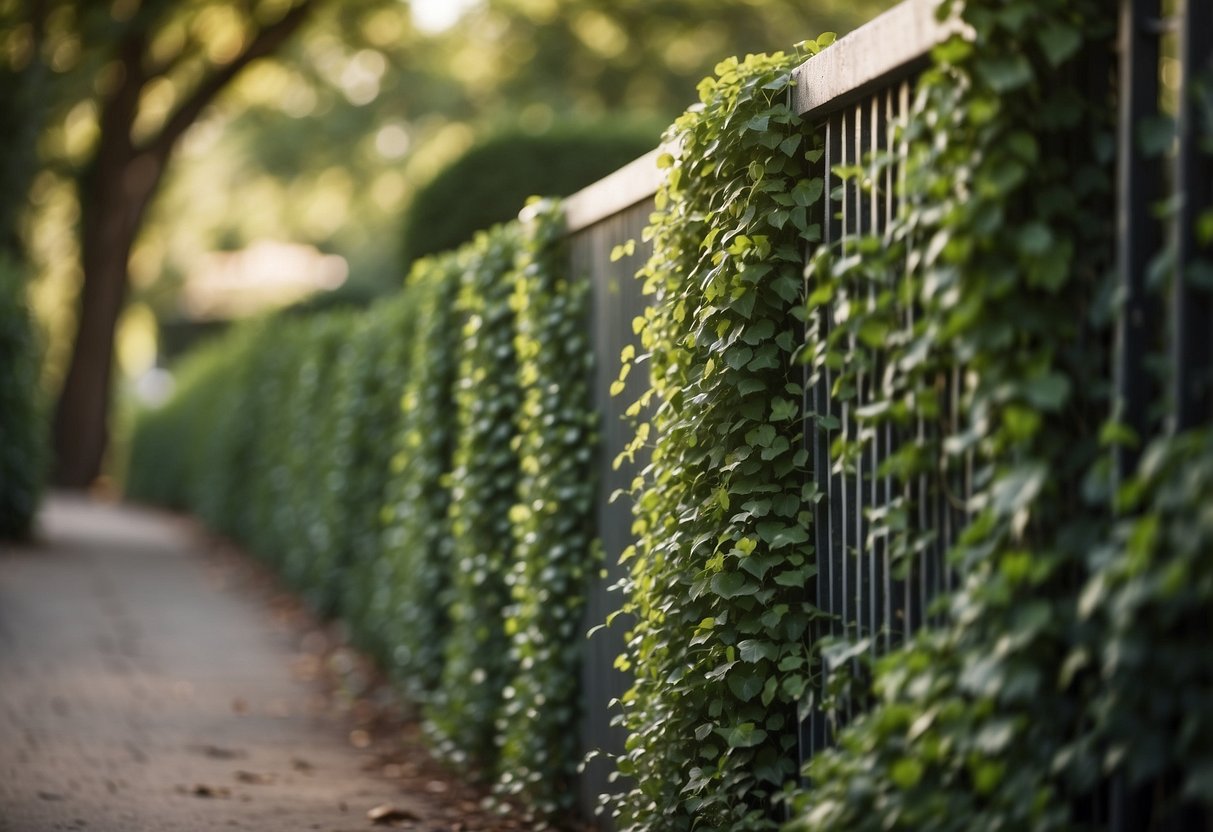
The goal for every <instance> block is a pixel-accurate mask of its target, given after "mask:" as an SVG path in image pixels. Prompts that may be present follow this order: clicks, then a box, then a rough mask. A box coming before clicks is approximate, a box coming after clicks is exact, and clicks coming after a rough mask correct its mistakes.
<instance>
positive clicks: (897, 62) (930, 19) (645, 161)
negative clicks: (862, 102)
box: [565, 0, 962, 234]
mask: <svg viewBox="0 0 1213 832" xmlns="http://www.w3.org/2000/svg"><path fill="white" fill-rule="evenodd" d="M938 5H939V2H938V0H903V2H901V3H899V4H897V5H896V6H894V7H893V8H891V9H889V10H888V11H886V12H885V13H884V14H881V15H880V16H879V17H876V18H874V19H872V20H871V21H869V22H868V23H865V24H864V25H863V26H860V27H859V28H858V29H856V30H855V31H853V32H851V33H850V34H848V35H846V36H845V37H842V38H839V39H838V42H837V43H835V44H833V45H832V46H830V47H829V48H828V49H825V50H823V51H822V52H821V53H819V54H817V55H814V56H813V57H811V58H809V59H808V60H807V61H805V62H804V63H803V64H801V65H800V66H798V67H797V68H796V69H795V70H793V74H794V76H795V78H796V86H795V98H794V106H795V108H796V112H797V113H798V114H800V115H802V116H804V115H808V116H811V115H820V114H822V113H823V112H824V111H826V110H828V109H833V108H835V107H841V106H844V105H845V104H847V103H849V102H851V101H854V100H855V99H857V98H860V97H862V96H863V95H864V94H865V93H867V92H870V91H871V90H872V89H874V88H875V87H878V86H879V85H880V84H881V83H882V82H884V81H885V80H887V79H888V78H889V77H890V76H892V75H895V74H897V73H900V72H904V71H906V70H907V69H908V68H909V67H911V66H912V65H913V64H914V63H916V62H917V61H919V60H921V59H922V58H924V57H925V56H926V55H927V53H928V52H930V51H931V48H932V47H933V46H935V45H936V44H937V43H940V42H942V41H943V40H946V39H947V37H948V36H949V35H951V34H952V33H954V32H957V31H962V29H961V26H960V24H958V23H957V22H955V21H945V22H940V21H938V20H936V19H935V9H936V7H937V6H938ZM660 152H661V149H660V148H658V149H657V150H653V151H650V152H649V153H646V154H645V155H644V156H641V157H640V158H639V159H637V160H635V161H634V162H630V163H629V164H627V165H625V166H624V167H622V168H620V169H619V170H617V171H615V172H614V173H611V174H608V175H607V176H606V177H604V178H603V179H600V180H598V181H597V182H595V183H594V184H592V185H589V186H587V187H585V188H582V189H581V190H580V191H578V192H577V193H575V194H573V195H572V196H570V197H569V198H568V199H567V200H565V214H566V217H567V222H568V229H569V233H570V234H573V233H576V232H577V231H580V230H581V229H583V228H587V227H589V226H591V225H593V224H594V223H596V222H599V221H601V220H604V219H606V218H607V217H611V216H614V215H615V214H618V213H619V212H621V211H623V210H624V209H627V208H631V207H632V206H634V205H636V204H638V203H640V202H643V201H644V200H646V199H649V198H651V197H652V196H653V195H654V194H655V193H657V189H658V187H660V185H661V181H662V171H660V170H659V169H658V168H657V156H658V155H659V154H660Z"/></svg>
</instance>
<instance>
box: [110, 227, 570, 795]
mask: <svg viewBox="0 0 1213 832" xmlns="http://www.w3.org/2000/svg"><path fill="white" fill-rule="evenodd" d="M562 228H563V215H562V213H561V212H560V210H559V209H558V207H555V206H553V205H550V204H543V205H540V206H537V207H536V209H535V210H533V211H532V215H531V216H530V218H529V219H528V221H527V222H525V223H522V222H518V223H514V224H511V225H508V226H499V227H497V228H494V229H492V230H490V231H488V232H483V233H481V234H479V235H477V237H476V239H475V240H474V241H473V242H472V243H470V244H469V245H467V246H465V247H464V248H463V249H460V250H458V251H456V252H454V253H452V254H450V255H446V256H443V257H438V258H430V259H426V260H423V261H420V262H419V263H418V264H417V265H416V267H415V268H414V270H413V272H412V273H411V275H410V277H409V279H408V281H407V282H406V285H405V286H404V288H403V290H402V291H401V292H400V293H398V294H397V295H395V296H393V297H391V298H388V299H385V300H383V301H380V302H379V303H377V304H376V305H374V306H372V307H370V308H368V309H366V310H364V311H335V312H329V313H323V314H317V315H313V316H310V317H298V316H295V317H287V316H280V317H272V318H268V319H265V320H261V321H259V322H256V323H253V324H250V325H247V326H244V327H240V328H237V329H236V330H235V331H233V332H231V333H230V334H228V335H226V336H224V337H223V338H221V339H219V340H218V341H216V342H214V343H213V344H210V345H208V346H205V347H203V348H202V349H201V350H199V351H197V352H195V353H193V354H191V355H190V356H189V357H188V358H187V359H186V360H185V361H184V362H183V363H182V365H181V366H179V367H178V368H177V372H176V378H177V389H176V392H175V394H174V396H173V397H172V399H171V400H170V401H169V402H168V403H167V404H166V405H164V406H163V407H161V408H159V409H156V410H151V411H148V412H145V413H144V414H142V416H141V418H140V419H139V424H138V428H137V430H136V434H135V441H134V447H133V452H132V458H131V466H130V476H129V480H128V491H129V493H130V494H131V496H133V497H136V498H139V499H144V500H149V501H154V502H159V503H162V504H167V505H171V506H176V507H180V508H186V509H190V510H193V511H195V512H197V513H198V514H199V515H200V516H202V517H203V518H204V519H205V520H206V521H207V522H208V523H209V524H210V525H211V526H212V527H213V528H215V529H216V530H219V531H221V532H224V533H226V534H229V535H231V536H232V537H234V538H236V539H237V540H240V541H242V542H244V543H246V544H247V545H248V546H249V547H250V548H252V549H253V550H254V551H255V552H256V553H257V554H258V555H260V556H261V557H263V558H264V559H266V560H267V561H269V562H270V563H272V564H273V565H274V566H275V567H276V568H277V569H279V570H280V571H281V572H282V574H283V575H284V576H285V577H286V579H287V580H288V581H289V582H290V583H291V584H292V585H293V586H295V587H296V588H297V589H298V590H299V591H300V592H301V593H302V594H303V595H304V597H305V598H307V599H308V600H309V601H310V602H311V604H312V605H313V606H314V607H315V608H316V609H317V610H318V611H320V612H322V613H324V614H332V615H339V616H341V617H342V618H343V619H344V620H345V621H346V622H347V623H348V624H349V625H350V627H351V630H352V632H353V633H354V635H355V637H356V638H357V640H358V641H359V643H360V644H361V645H363V646H364V647H365V648H366V649H368V650H370V651H372V652H374V653H375V654H377V655H378V656H379V657H380V658H381V660H382V661H383V663H384V665H385V666H386V667H388V668H390V670H391V672H392V673H393V675H394V676H395V677H396V678H397V679H398V680H399V681H400V683H401V686H402V687H403V689H404V690H405V691H406V692H408V693H409V694H410V696H411V697H412V698H413V699H414V701H416V702H417V703H418V704H419V705H421V706H423V711H424V714H425V716H426V719H427V722H428V724H429V727H430V733H431V735H432V736H434V737H435V739H436V741H437V742H436V744H437V747H438V749H439V750H440V751H441V752H443V753H445V754H446V755H447V756H449V757H450V758H452V759H454V760H458V761H465V762H468V763H470V764H472V765H473V766H474V770H475V771H477V772H478V773H479V774H480V775H482V776H483V777H485V779H486V780H487V781H489V782H496V783H497V784H498V786H499V789H500V790H501V792H502V793H503V794H505V795H508V796H510V797H514V798H519V799H522V800H523V801H524V802H526V803H529V805H530V806H531V807H532V810H533V811H534V813H535V817H537V818H539V817H547V816H554V815H556V814H558V813H559V812H561V811H562V810H565V809H568V808H570V806H571V802H570V801H571V798H570V795H571V794H572V791H571V789H570V788H569V783H570V782H571V780H572V778H573V777H574V775H575V771H574V769H575V766H576V764H577V762H578V760H577V759H576V748H575V745H573V744H570V743H569V742H568V740H567V738H569V737H573V736H575V734H576V731H575V726H576V724H577V718H578V701H577V697H576V682H575V678H576V674H577V672H578V665H577V661H576V658H575V656H576V654H577V652H578V650H579V646H580V643H581V635H580V634H579V633H577V632H576V631H575V630H576V628H575V626H574V624H573V622H574V621H575V620H576V618H577V611H576V610H577V607H576V604H575V603H568V602H569V601H570V599H575V598H576V597H577V594H578V590H579V588H580V585H581V582H582V578H583V577H584V575H585V574H586V570H587V569H588V564H589V563H590V562H591V558H592V552H593V547H592V543H591V541H592V529H591V526H590V516H591V515H590V500H589V498H588V496H587V491H586V489H587V483H589V482H590V480H591V477H590V473H589V466H590V463H591V460H592V459H593V455H594V431H593V428H592V418H591V415H590V411H589V401H588V388H587V380H586V374H587V372H588V369H587V368H588V361H589V353H588V351H587V350H586V348H585V342H584V332H585V330H586V321H585V319H584V315H585V312H586V310H585V306H584V298H585V296H586V285H585V282H584V280H580V279H577V278H576V277H575V276H572V275H569V274H567V273H566V272H565V269H566V258H565V257H564V256H563V255H562V254H561V253H560V252H559V250H558V248H559V246H560V239H561V237H562V232H561V229H562ZM520 292H524V293H525V295H521V294H520ZM549 349H551V350H552V351H553V354H555V355H557V356H559V357H560V358H559V360H558V361H556V362H553V361H551V360H549V359H548V358H547V356H548V355H549V353H548V350H549ZM540 356H544V357H543V358H541V357H540ZM553 426H556V428H557V429H556V430H555V432H554V431H553ZM551 443H556V447H558V448H559V452H560V458H559V460H558V461H557V462H555V463H554V464H552V465H550V466H548V467H547V468H546V469H543V470H537V469H536V461H537V459H540V458H542V459H544V460H545V461H551V454H552V453H553V450H554V447H553V445H552V444H551ZM545 448H547V449H548V450H546V451H545V450H544V449H545ZM555 601H560V602H562V603H566V606H564V607H563V608H562V609H563V611H562V612H555V613H553V612H552V611H551V610H550V609H549V608H548V606H547V605H548V604H549V603H551V602H555ZM551 616H555V617H556V618H557V619H561V620H564V619H566V618H567V620H565V621H564V624H563V626H561V627H560V628H558V629H556V630H551V631H549V630H548V629H547V628H546V626H545V627H544V628H543V629H542V630H537V629H536V623H535V622H539V623H540V624H543V623H544V622H545V621H546V618H545V617H551ZM548 636H551V637H553V638H555V639H556V640H557V641H558V644H553V645H548V644H546V643H545V641H544V639H545V638H546V637H548ZM532 670H533V671H534V672H535V673H536V674H537V675H536V678H537V679H539V678H541V679H543V686H542V687H540V688H538V689H534V688H533V687H531V686H528V685H527V684H526V683H525V682H523V681H519V680H525V679H527V678H529V674H530V673H531V672H532ZM547 697H550V700H548V699H547ZM545 701H546V702H548V704H545ZM539 708H542V710H543V718H542V721H543V722H544V724H545V731H546V734H545V736H556V737H561V738H564V744H563V746H562V747H561V748H560V749H558V751H557V752H555V753H553V752H552V750H551V749H550V747H549V745H548V743H546V742H538V743H537V742H532V741H528V739H527V738H522V737H520V736H519V734H518V725H517V720H518V717H519V716H525V717H533V716H534V715H535V713H536V711H537V709H539ZM520 709H521V710H520Z"/></svg>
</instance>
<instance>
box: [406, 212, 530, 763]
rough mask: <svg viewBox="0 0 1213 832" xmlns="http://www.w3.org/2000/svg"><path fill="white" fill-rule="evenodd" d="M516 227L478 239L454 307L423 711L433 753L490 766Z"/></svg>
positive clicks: (509, 480)
mask: <svg viewBox="0 0 1213 832" xmlns="http://www.w3.org/2000/svg"><path fill="white" fill-rule="evenodd" d="M517 235H518V231H517V229H515V228H508V227H505V226H498V227H496V228H494V229H493V230H492V231H489V232H485V233H482V234H479V235H477V237H476V239H475V241H474V242H473V244H472V247H471V250H470V251H469V253H468V256H467V260H466V261H465V263H464V267H463V268H464V270H463V282H462V284H461V286H460V288H459V295H458V297H457V298H456V309H457V311H458V312H459V314H460V315H461V317H462V318H463V321H464V323H463V332H462V336H463V337H462V342H461V344H460V348H459V349H460V352H459V370H458V377H457V379H456V382H455V414H454V419H455V449H454V457H453V460H452V463H453V464H452V468H451V474H450V478H451V505H450V510H449V513H448V516H449V521H450V526H451V542H452V555H453V558H454V561H453V564H452V576H451V578H452V587H453V596H452V605H451V608H450V615H451V628H450V632H449V633H448V635H447V639H446V643H445V655H444V664H443V677H442V686H441V689H440V691H441V693H440V694H439V695H438V696H437V697H435V699H434V701H433V702H431V705H430V708H429V709H428V710H427V714H428V716H429V718H430V720H431V722H432V727H433V729H434V732H435V734H436V736H437V738H438V747H439V748H440V750H442V751H443V752H444V753H446V754H448V755H449V756H451V757H452V758H453V759H455V760H457V761H460V762H462V761H466V760H471V761H472V762H475V763H476V764H478V765H481V766H488V765H491V763H492V761H493V759H494V758H495V756H496V751H495V748H496V740H495V738H496V725H495V720H496V718H497V713H498V711H499V709H500V708H501V701H502V700H501V696H502V690H503V689H504V688H505V684H506V679H507V678H508V675H509V642H508V639H507V637H506V633H505V616H506V606H507V604H508V603H509V587H508V586H507V584H506V576H507V574H508V573H509V571H510V564H511V554H512V553H511V547H510V534H511V529H510V508H511V507H512V506H513V504H514V495H515V494H516V491H517V487H518V458H517V455H516V454H515V452H514V450H513V448H512V445H513V441H514V435H515V427H514V422H515V414H517V412H518V410H519V406H520V403H521V400H520V393H519V389H518V378H517V369H516V359H515V355H514V344H513V338H514V313H513V311H512V310H511V309H510V303H509V299H510V296H511V294H512V293H513V291H514V283H515V274H516V273H515V271H514V255H515V253H516V250H517V245H518V236H517Z"/></svg>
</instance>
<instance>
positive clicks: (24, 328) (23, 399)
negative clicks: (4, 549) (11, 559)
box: [0, 256, 46, 539]
mask: <svg viewBox="0 0 1213 832" xmlns="http://www.w3.org/2000/svg"><path fill="white" fill-rule="evenodd" d="M38 402H39V395H38V349H37V343H36V340H35V337H34V324H33V320H32V319H31V317H30V312H29V307H28V306H27V305H26V298H25V275H24V274H23V273H22V270H21V269H20V268H19V267H18V266H17V265H16V264H15V263H13V262H12V261H10V260H9V259H7V258H6V257H4V256H0V539H12V538H22V537H26V536H27V535H28V534H29V533H30V531H31V530H32V525H33V520H34V512H35V511H36V510H37V508H38V499H39V497H40V496H41V493H42V480H43V475H44V471H43V468H44V466H45V464H46V452H45V438H44V436H43V426H42V421H41V420H42V414H41V408H40V407H39V405H38Z"/></svg>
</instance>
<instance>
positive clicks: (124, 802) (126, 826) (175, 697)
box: [0, 498, 485, 832]
mask: <svg viewBox="0 0 1213 832" xmlns="http://www.w3.org/2000/svg"><path fill="white" fill-rule="evenodd" d="M42 529H43V533H42V541H41V543H40V544H39V545H38V546H35V547H29V548H16V549H14V548H12V547H9V548H7V549H5V550H4V551H3V553H2V554H0V832H43V830H59V829H88V830H101V831H102V832H141V830H148V832H167V830H190V832H198V830H211V829H228V828H236V829H252V830H259V832H278V830H284V831H285V830H291V832H295V831H296V830H310V829H317V830H325V832H347V830H350V831H351V832H352V830H365V829H370V828H381V827H375V826H373V824H372V821H371V820H370V819H368V817H367V811H368V810H369V809H371V808H372V807H375V806H378V805H382V804H391V805H393V806H395V807H397V808H398V809H400V810H401V814H400V815H399V822H400V828H409V829H418V830H439V829H441V830H451V829H467V830H475V829H480V828H485V827H483V826H482V825H481V824H478V823H476V822H475V821H474V820H470V821H469V820H466V819H465V820H464V821H462V822H460V821H454V822H453V821H452V818H455V817H458V811H457V807H452V806H451V805H450V801H452V800H454V799H455V798H454V797H453V794H454V793H455V791H457V789H455V790H450V792H451V793H450V794H449V795H448V796H446V798H445V801H446V802H445V803H444V799H443V798H442V797H441V796H440V795H441V793H443V792H448V786H447V785H446V784H443V783H436V782H433V781H429V783H428V785H431V786H433V787H434V788H433V789H430V790H429V792H432V793H427V791H426V790H425V789H423V788H416V789H414V790H412V791H411V792H410V791H409V790H408V787H407V786H402V784H401V782H400V780H399V779H389V778H388V777H385V776H383V770H382V765H381V763H380V762H378V761H377V760H376V758H375V756H374V755H375V752H376V749H374V748H364V749H359V748H356V747H355V745H366V744H367V743H366V742H357V741H356V742H355V743H351V741H350V739H351V726H350V724H349V723H348V722H346V721H345V720H344V719H343V718H341V717H340V716H339V715H334V713H333V712H332V709H331V708H329V707H328V706H327V704H326V700H325V697H324V696H323V695H321V692H322V689H321V687H320V685H319V683H318V682H316V681H314V680H313V681H311V682H308V681H306V679H301V678H300V674H299V672H298V665H299V662H300V661H301V660H307V659H309V658H310V659H311V660H312V661H313V663H314V662H315V657H309V656H308V655H306V654H301V653H300V652H299V648H298V633H297V632H294V633H292V631H291V629H290V628H289V627H286V626H281V622H278V623H279V626H275V619H274V615H273V611H272V609H267V608H266V605H265V604H264V603H263V602H262V603H259V602H258V600H257V598H256V597H254V595H253V594H252V593H250V592H249V591H247V589H246V590H241V589H240V588H239V587H233V586H230V585H225V584H232V583H233V580H232V578H233V569H232V568H231V567H230V565H229V566H227V567H225V566H224V565H223V563H222V562H219V561H217V560H216V556H215V555H214V554H213V553H208V550H207V546H206V544H205V542H204V541H203V540H202V538H201V536H200V535H199V534H198V533H197V532H196V531H195V529H194V527H193V526H191V525H190V524H189V523H187V522H185V521H183V520H179V519H176V518H173V517H171V516H168V515H162V514H157V513H151V512H144V511H140V510H136V509H131V508H126V507H119V506H113V505H104V504H94V503H88V502H84V501H82V500H74V499H67V498H55V499H52V500H51V501H50V503H49V505H48V507H47V509H46V511H45V512H44V515H43V517H42ZM234 574H235V576H236V577H237V578H239V577H240V571H239V570H235V573H234ZM293 671H294V672H293ZM355 739H356V740H357V739H359V738H357V737H356V738H355ZM406 765H412V764H408V763H407V761H406ZM413 768H414V769H416V768H417V766H413ZM395 770H396V771H399V770H400V767H399V766H397V768H396V769H395ZM419 782H421V783H423V784H424V783H425V781H424V780H423V781H419Z"/></svg>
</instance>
